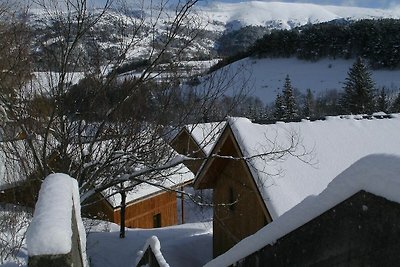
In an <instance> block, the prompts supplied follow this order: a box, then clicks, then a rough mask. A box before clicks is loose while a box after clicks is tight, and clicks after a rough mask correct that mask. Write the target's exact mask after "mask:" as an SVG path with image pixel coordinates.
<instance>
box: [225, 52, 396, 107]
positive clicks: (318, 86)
mask: <svg viewBox="0 0 400 267" xmlns="http://www.w3.org/2000/svg"><path fill="white" fill-rule="evenodd" d="M353 63H354V59H353V60H344V59H336V60H333V59H321V60H319V61H316V62H310V61H305V60H299V59H297V58H275V59H271V58H263V59H256V58H245V59H242V60H240V61H237V62H234V63H233V64H230V65H228V66H226V67H225V68H222V69H220V70H217V75H219V74H218V73H221V75H224V76H226V77H234V78H233V79H236V80H235V82H234V84H236V86H238V84H240V83H242V82H243V81H244V78H243V75H246V76H247V77H248V78H249V81H248V85H249V86H251V90H250V92H249V95H253V96H257V97H259V98H260V99H261V100H262V101H263V102H264V103H272V102H273V101H275V98H276V95H277V93H278V92H280V91H281V90H282V88H283V85H284V82H285V77H286V75H289V77H290V80H291V82H292V86H293V87H294V88H297V89H298V90H299V91H300V92H302V93H305V92H306V90H307V89H311V91H312V92H313V93H314V95H315V96H318V95H319V94H323V93H325V92H327V91H329V90H332V89H337V90H338V91H341V90H343V89H342V88H343V83H344V81H345V79H346V77H347V72H348V71H349V68H350V67H351V66H352V65H353ZM227 72H229V74H230V75H226V73H227ZM235 72H240V73H241V74H242V75H236V76H235V75H234V73H235ZM371 73H372V79H373V80H374V82H375V84H376V87H377V88H382V87H385V88H386V89H387V90H393V91H395V92H397V91H398V90H399V89H400V70H373V71H371Z"/></svg>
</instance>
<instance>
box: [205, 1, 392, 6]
mask: <svg viewBox="0 0 400 267" xmlns="http://www.w3.org/2000/svg"><path fill="white" fill-rule="evenodd" d="M200 1H201V2H203V3H212V2H216V1H214V0H200ZM259 1H264V2H289V3H293V2H300V3H314V4H322V5H345V6H359V7H373V8H390V7H393V6H398V5H400V0H274V1H272V0H271V1H269V0H259ZM218 2H230V3H232V2H233V3H234V2H246V0H218Z"/></svg>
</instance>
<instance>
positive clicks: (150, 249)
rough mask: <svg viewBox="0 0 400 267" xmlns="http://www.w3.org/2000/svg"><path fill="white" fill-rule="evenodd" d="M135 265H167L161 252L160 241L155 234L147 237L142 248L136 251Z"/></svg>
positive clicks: (158, 266) (159, 266) (166, 266)
mask: <svg viewBox="0 0 400 267" xmlns="http://www.w3.org/2000/svg"><path fill="white" fill-rule="evenodd" d="M135 266H136V267H141V266H150V267H169V264H168V263H167V262H166V260H165V259H164V256H163V255H162V253H161V245H160V241H159V240H158V238H157V237H156V236H152V237H150V238H149V239H147V241H146V244H145V245H144V247H143V250H141V251H139V252H138V257H137V259H136V264H135Z"/></svg>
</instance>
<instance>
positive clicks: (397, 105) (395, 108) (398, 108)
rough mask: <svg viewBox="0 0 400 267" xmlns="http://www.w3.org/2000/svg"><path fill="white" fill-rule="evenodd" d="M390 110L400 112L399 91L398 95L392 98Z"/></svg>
mask: <svg viewBox="0 0 400 267" xmlns="http://www.w3.org/2000/svg"><path fill="white" fill-rule="evenodd" d="M390 112H393V113H398V112H400V93H399V94H398V96H397V97H396V99H395V100H394V102H393V104H392V105H391V107H390Z"/></svg>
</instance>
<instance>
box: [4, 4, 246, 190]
mask: <svg viewBox="0 0 400 267" xmlns="http://www.w3.org/2000/svg"><path fill="white" fill-rule="evenodd" d="M33 3H34V4H35V6H36V7H37V6H39V7H40V10H42V11H41V12H42V14H41V19H40V20H38V22H37V24H36V26H33V27H31V28H28V27H27V25H26V23H25V24H23V25H25V27H26V28H27V29H29V30H30V31H28V30H27V33H26V34H22V35H18V37H19V38H22V37H25V38H26V39H27V40H26V41H25V39H23V41H24V42H22V41H18V40H16V42H15V44H14V46H15V47H19V46H21V49H20V50H21V51H24V52H25V53H26V56H24V57H23V58H21V56H19V57H18V56H17V55H16V57H15V58H16V62H17V63H19V64H22V65H23V66H22V67H20V66H16V68H15V71H11V70H10V69H8V67H7V66H3V69H4V70H6V71H4V73H9V72H13V73H14V72H15V73H16V74H18V75H19V76H21V77H24V78H18V79H14V78H13V79H11V78H10V76H9V75H6V77H5V78H4V79H6V78H10V80H11V81H15V80H17V81H18V83H17V84H15V85H14V84H13V85H10V86H7V88H5V89H4V90H9V91H10V93H8V92H6V91H4V92H5V93H2V94H1V102H2V106H3V107H4V110H5V113H6V115H7V118H8V125H13V128H14V129H16V131H17V133H16V134H17V136H18V138H16V140H10V142H3V143H2V147H3V150H4V151H5V152H6V153H7V155H13V158H14V159H15V162H18V164H19V165H20V166H21V167H20V168H19V169H18V171H19V172H22V173H23V176H25V177H26V178H27V179H32V180H41V179H43V178H44V177H46V176H47V175H48V174H49V173H53V172H64V173H68V174H70V175H71V176H72V177H75V178H76V179H77V180H78V181H79V185H80V190H81V193H82V195H83V194H85V193H86V192H88V191H90V192H93V190H95V191H99V190H103V189H106V188H108V187H111V186H116V185H119V184H120V183H121V181H130V184H129V185H126V187H125V188H124V191H125V190H130V189H132V188H134V187H135V186H136V185H138V184H141V183H143V182H148V180H149V179H150V180H151V181H153V182H154V181H157V180H159V181H163V180H165V179H166V177H168V173H169V172H172V171H173V172H177V169H176V166H178V165H179V164H181V163H182V162H183V161H184V160H183V158H179V160H177V159H176V158H177V155H176V153H175V152H174V151H173V150H172V149H171V148H170V146H169V145H168V144H167V142H166V141H165V140H166V139H167V137H168V136H170V135H171V134H172V133H173V132H175V131H176V129H178V127H180V126H182V125H183V124H186V123H188V122H194V121H196V120H198V119H199V118H202V117H203V116H201V115H199V114H207V116H208V115H209V114H210V113H211V110H213V109H212V108H213V107H215V105H216V103H217V101H218V98H220V97H221V96H223V95H224V93H225V92H226V90H228V89H229V88H230V85H231V83H230V82H229V81H227V80H228V79H227V78H226V77H224V76H223V75H220V76H219V77H218V78H213V77H212V76H210V77H209V79H208V81H206V82H205V86H203V87H199V88H191V87H190V86H183V84H182V78H184V79H186V78H187V77H188V75H189V74H187V73H184V72H183V71H182V70H181V67H180V66H179V64H180V61H181V59H182V57H184V56H185V55H186V56H187V55H190V53H193V51H195V50H194V48H193V47H192V44H193V41H194V40H195V39H196V38H198V37H199V36H200V34H201V30H202V28H203V27H204V24H202V22H201V21H200V20H199V17H198V16H197V15H196V14H195V13H194V12H193V10H194V6H195V4H196V3H197V0H189V1H180V2H178V4H177V5H176V7H175V9H174V10H172V11H171V10H170V9H167V5H168V4H169V3H168V1H156V2H154V3H153V2H151V1H150V2H149V1H140V2H139V3H138V5H137V6H136V8H139V9H140V10H141V11H142V12H143V14H144V12H145V11H149V12H150V13H151V14H150V15H149V16H146V15H143V14H142V13H140V14H139V15H137V12H136V13H134V12H131V11H130V9H129V8H130V7H129V6H128V5H126V4H125V3H123V2H122V1H116V0H115V1H112V0H108V1H106V2H105V4H104V6H103V7H102V8H93V7H90V6H89V5H88V2H87V1H86V0H64V1H51V0H35V1H33ZM114 10H119V12H123V14H124V16H119V17H117V18H115V16H114V13H113V12H114ZM112 18H113V19H114V20H113V22H115V24H116V25H114V26H115V28H114V32H118V33H119V34H118V35H116V37H115V38H116V39H117V40H118V42H117V45H115V46H113V48H115V49H114V50H112V51H113V53H112V55H110V54H107V53H105V52H104V49H101V47H99V43H101V40H99V39H98V38H99V35H98V34H99V30H100V29H101V28H102V25H104V23H105V22H107V20H110V19H112ZM24 22H25V21H24ZM99 25H101V27H100V26H99ZM160 27H161V31H160V30H159V29H160ZM160 32H161V33H160ZM33 34H35V35H37V36H39V37H40V36H46V38H47V39H40V38H39V40H40V42H36V43H34V47H33V49H32V47H31V46H30V42H29V41H31V39H30V38H29V36H31V35H33ZM108 34H110V33H108ZM37 36H36V37H37ZM36 40H37V39H36ZM143 42H144V43H145V46H144V45H143ZM143 47H146V51H145V52H144V53H143V51H142V50H143ZM32 50H33V51H32ZM188 51H189V52H188ZM135 53H137V54H140V55H141V56H142V61H144V62H145V63H146V64H144V65H143V66H142V68H141V69H140V71H137V72H136V73H130V74H129V75H126V74H125V75H120V73H119V72H118V68H119V67H121V66H123V65H124V64H126V63H127V62H130V60H132V57H131V55H133V54H135ZM4 55H5V56H7V53H5V54H4ZM25 58H26V59H27V62H23V61H21V59H25ZM78 80H81V81H80V82H79V83H78V82H77V81H78ZM244 82H245V81H244ZM182 87H184V89H183V88H182ZM240 87H241V89H244V88H245V87H246V84H245V83H243V84H242V85H241V86H240ZM237 99H240V98H239V97H238V98H237ZM179 101H181V102H179ZM177 103H180V104H177ZM233 105H234V101H232V106H233ZM213 113H214V115H213V116H216V115H215V114H217V112H215V111H214V112H213ZM218 116H219V117H220V118H223V117H224V115H223V114H218ZM17 140H18V141H17ZM17 144H18V145H17ZM133 174H134V175H133Z"/></svg>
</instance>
